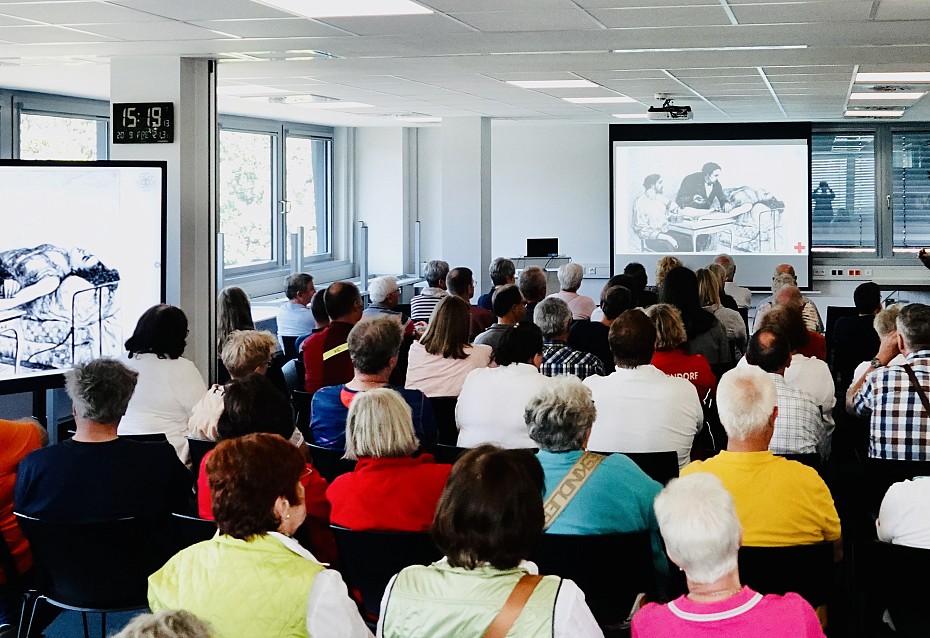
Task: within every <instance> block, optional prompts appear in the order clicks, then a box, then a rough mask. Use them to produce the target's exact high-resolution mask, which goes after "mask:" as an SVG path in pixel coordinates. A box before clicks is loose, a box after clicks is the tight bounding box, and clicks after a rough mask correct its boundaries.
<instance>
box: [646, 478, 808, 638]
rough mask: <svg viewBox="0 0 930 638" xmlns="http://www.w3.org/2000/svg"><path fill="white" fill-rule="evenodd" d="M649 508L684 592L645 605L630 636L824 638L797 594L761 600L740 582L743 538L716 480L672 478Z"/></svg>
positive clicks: (730, 500)
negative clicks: (680, 574) (680, 575)
mask: <svg viewBox="0 0 930 638" xmlns="http://www.w3.org/2000/svg"><path fill="white" fill-rule="evenodd" d="M655 510H656V517H657V518H658V519H659V527H660V529H661V530H662V537H663V538H664V539H665V547H666V548H667V550H668V555H669V558H671V559H672V562H674V563H675V564H676V565H678V566H679V567H680V568H681V569H682V571H684V572H685V577H686V579H687V584H688V593H687V594H685V595H684V596H681V597H679V598H677V599H675V600H673V601H671V602H669V603H668V604H665V605H660V604H657V603H647V604H646V605H645V606H644V607H643V608H642V609H640V610H639V611H638V612H637V613H636V615H635V616H633V622H632V628H631V629H632V635H633V638H640V637H642V638H645V637H647V636H648V637H649V638H679V637H680V636H693V637H696V638H704V637H710V636H766V637H767V638H823V637H824V633H823V630H822V629H821V628H820V621H819V620H818V618H817V614H816V613H815V612H814V609H813V608H812V607H811V606H810V603H808V602H807V601H806V600H804V599H803V598H801V597H800V596H799V595H798V594H795V593H787V594H785V595H784V596H780V595H777V594H766V595H764V596H763V595H762V594H759V593H756V592H755V591H753V590H752V589H750V588H749V587H748V586H747V585H742V584H740V577H739V567H738V554H739V548H740V544H741V543H742V541H743V540H745V539H743V530H742V528H741V526H740V520H739V519H738V518H737V507H736V506H735V505H734V503H733V497H732V496H730V494H729V493H728V492H727V490H726V489H725V488H724V486H723V485H722V484H721V483H720V480H719V479H717V478H716V477H714V476H712V475H707V474H695V475H693V476H686V477H683V478H680V479H674V480H672V481H671V482H670V483H669V484H668V486H667V487H666V488H665V489H664V490H662V493H661V494H659V496H658V498H656V503H655Z"/></svg>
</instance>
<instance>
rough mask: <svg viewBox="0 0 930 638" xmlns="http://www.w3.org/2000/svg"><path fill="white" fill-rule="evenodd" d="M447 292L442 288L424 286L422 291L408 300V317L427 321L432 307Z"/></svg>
mask: <svg viewBox="0 0 930 638" xmlns="http://www.w3.org/2000/svg"><path fill="white" fill-rule="evenodd" d="M448 295H449V293H447V292H446V291H445V290H443V289H442V288H429V287H427V288H424V289H423V292H421V293H420V294H419V295H416V296H415V297H414V298H413V299H411V300H410V319H411V320H413V321H429V318H430V316H431V315H432V314H433V308H435V307H436V304H438V303H439V301H440V300H441V299H442V298H443V297H447V296H448Z"/></svg>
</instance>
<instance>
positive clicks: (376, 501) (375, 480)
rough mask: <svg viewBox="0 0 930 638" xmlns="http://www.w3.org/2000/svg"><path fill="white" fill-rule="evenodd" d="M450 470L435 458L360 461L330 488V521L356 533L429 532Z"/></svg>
mask: <svg viewBox="0 0 930 638" xmlns="http://www.w3.org/2000/svg"><path fill="white" fill-rule="evenodd" d="M451 470H452V466H451V465H445V464H438V463H436V461H435V459H434V458H433V456H432V455H431V454H420V455H419V456H417V457H415V458H414V457H409V456H405V457H399V458H381V459H373V458H361V459H359V460H358V463H357V464H356V466H355V471H354V472H350V473H349V474H343V475H342V476H339V477H336V479H334V480H333V484H332V485H330V486H329V489H328V490H326V498H328V499H329V502H330V504H331V505H332V513H331V515H330V520H331V521H332V522H333V524H334V525H342V526H343V527H348V528H349V529H356V530H390V531H396V532H423V531H426V530H428V529H429V527H430V525H432V523H433V515H434V514H435V513H436V504H437V503H438V502H439V496H440V495H441V494H442V489H443V488H444V487H445V485H446V480H448V478H449V472H450V471H451Z"/></svg>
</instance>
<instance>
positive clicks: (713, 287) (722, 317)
mask: <svg viewBox="0 0 930 638" xmlns="http://www.w3.org/2000/svg"><path fill="white" fill-rule="evenodd" d="M694 275H695V277H696V278H697V283H698V295H699V297H700V304H701V307H702V308H704V310H706V311H707V312H709V313H711V314H712V315H714V317H715V318H716V319H717V321H719V322H720V323H721V325H723V328H724V330H726V334H727V340H728V341H729V342H730V344H732V346H733V347H734V348H735V349H736V350H737V351H738V352H739V356H742V354H743V353H744V352H745V351H746V341H747V339H748V337H747V335H746V323H745V322H744V321H743V318H742V317H741V316H740V314H739V313H738V312H737V311H736V310H731V309H730V308H724V307H723V305H722V304H721V302H720V280H719V279H718V278H717V276H716V275H714V273H713V272H711V271H710V270H709V269H707V268H701V269H699V270H698V271H697V272H696V273H694ZM734 356H735V355H734Z"/></svg>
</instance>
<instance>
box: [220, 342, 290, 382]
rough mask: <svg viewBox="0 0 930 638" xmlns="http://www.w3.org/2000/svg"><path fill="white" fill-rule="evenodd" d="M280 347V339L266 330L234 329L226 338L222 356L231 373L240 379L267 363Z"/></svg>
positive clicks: (233, 376)
mask: <svg viewBox="0 0 930 638" xmlns="http://www.w3.org/2000/svg"><path fill="white" fill-rule="evenodd" d="M277 349H278V340H277V339H276V338H275V336H274V335H273V334H271V333H270V332H267V331H265V330H234V331H233V332H231V333H230V334H229V336H228V337H227V338H226V345H225V346H223V352H222V353H221V354H220V358H221V359H222V360H223V365H224V366H226V369H227V370H229V375H230V376H231V377H232V378H234V379H238V378H241V377H244V376H245V375H247V374H248V373H250V372H254V371H255V369H256V368H258V367H259V366H262V365H265V364H267V363H268V361H269V360H270V359H271V355H273V354H274V353H275V350H277Z"/></svg>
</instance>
